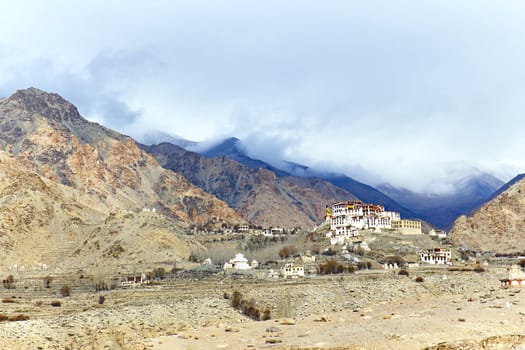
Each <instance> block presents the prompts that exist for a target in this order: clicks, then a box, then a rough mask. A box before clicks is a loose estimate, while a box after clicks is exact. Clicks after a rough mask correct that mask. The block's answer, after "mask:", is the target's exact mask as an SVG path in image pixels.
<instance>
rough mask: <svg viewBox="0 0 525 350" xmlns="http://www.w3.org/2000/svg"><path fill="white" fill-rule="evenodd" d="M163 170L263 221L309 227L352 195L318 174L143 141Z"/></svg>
mask: <svg viewBox="0 0 525 350" xmlns="http://www.w3.org/2000/svg"><path fill="white" fill-rule="evenodd" d="M143 148H144V149H146V150H147V151H148V152H150V153H151V154H152V155H153V156H155V158H156V159H157V161H158V162H159V163H160V164H161V165H162V166H164V167H165V168H167V169H172V170H174V171H176V172H179V173H181V174H183V175H184V176H185V177H186V178H187V179H188V180H190V181H191V182H192V183H193V184H194V185H196V186H199V187H201V188H202V189H204V190H205V191H207V192H209V193H213V194H214V195H216V196H217V197H219V198H220V199H222V200H224V201H225V202H227V203H228V204H229V205H230V206H231V207H233V208H235V209H236V210H237V211H238V212H239V213H241V214H242V215H243V217H244V218H245V219H247V220H249V221H251V222H253V223H255V224H259V225H263V226H271V225H280V226H283V227H287V228H291V227H297V226H299V227H303V228H309V227H311V226H312V225H315V224H317V223H319V222H320V221H321V220H322V219H323V215H324V208H325V206H326V205H327V204H330V203H332V202H335V201H338V200H349V199H354V198H355V197H354V196H353V195H351V194H350V193H348V192H346V191H344V190H342V189H340V188H338V187H336V186H334V185H332V184H330V183H328V182H326V181H324V180H321V179H318V178H309V179H303V178H299V177H294V176H288V177H278V176H276V174H275V173H274V172H272V171H270V170H267V169H257V170H253V169H251V168H249V167H247V166H245V165H243V164H241V163H239V162H237V161H234V160H231V159H229V158H227V157H214V158H207V157H203V156H201V155H199V154H197V153H194V152H189V151H186V150H184V149H182V148H181V147H179V146H176V145H172V144H170V143H161V144H159V145H156V146H143Z"/></svg>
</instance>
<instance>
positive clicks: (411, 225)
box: [392, 219, 422, 235]
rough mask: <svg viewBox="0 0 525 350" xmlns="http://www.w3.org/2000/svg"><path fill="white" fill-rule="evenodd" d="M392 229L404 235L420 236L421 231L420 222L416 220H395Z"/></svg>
mask: <svg viewBox="0 0 525 350" xmlns="http://www.w3.org/2000/svg"><path fill="white" fill-rule="evenodd" d="M392 228H393V229H395V230H397V231H399V232H400V233H402V234H404V235H420V234H422V231H421V221H417V220H407V219H403V220H395V221H392Z"/></svg>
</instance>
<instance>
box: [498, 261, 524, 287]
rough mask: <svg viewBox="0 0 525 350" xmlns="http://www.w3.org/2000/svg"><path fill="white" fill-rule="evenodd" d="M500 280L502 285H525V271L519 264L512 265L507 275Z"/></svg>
mask: <svg viewBox="0 0 525 350" xmlns="http://www.w3.org/2000/svg"><path fill="white" fill-rule="evenodd" d="M500 282H501V286H502V287H510V286H525V273H524V272H523V270H522V269H521V268H520V267H519V266H518V265H512V266H511V267H509V268H508V270H507V277H506V278H504V279H501V280H500Z"/></svg>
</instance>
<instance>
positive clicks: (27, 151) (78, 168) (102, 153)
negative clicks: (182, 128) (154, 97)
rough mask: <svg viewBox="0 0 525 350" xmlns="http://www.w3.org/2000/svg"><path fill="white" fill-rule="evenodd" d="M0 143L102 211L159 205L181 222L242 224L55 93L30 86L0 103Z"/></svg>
mask: <svg viewBox="0 0 525 350" xmlns="http://www.w3.org/2000/svg"><path fill="white" fill-rule="evenodd" d="M0 144H1V146H2V148H3V149H4V150H6V151H7V152H9V153H11V154H12V155H13V156H16V157H17V159H19V161H20V162H21V163H22V164H23V165H24V166H25V167H26V168H27V169H32V170H33V171H35V172H37V173H38V174H40V175H42V176H44V177H46V178H48V179H50V180H53V181H56V182H58V183H61V184H63V185H67V186H71V187H73V188H75V189H77V190H79V191H80V192H83V193H86V194H88V195H89V197H90V200H91V201H92V202H93V203H97V205H100V206H101V207H103V208H104V209H129V210H137V209H141V208H143V207H156V208H157V209H158V210H160V211H161V212H162V213H164V214H165V215H168V216H170V217H173V218H175V219H176V220H178V221H181V222H183V223H185V224H198V225H207V224H212V223H214V222H216V221H221V220H222V221H225V222H227V223H237V222H240V221H242V218H241V217H240V216H239V215H238V214H237V213H236V212H235V211H234V210H232V209H231V208H229V207H228V206H227V205H226V204H225V203H224V202H222V201H219V200H217V198H215V197H214V196H211V195H209V194H207V193H206V192H204V191H202V190H201V189H199V188H197V187H195V186H193V185H191V184H190V183H189V182H188V181H187V180H186V179H185V178H184V177H182V176H181V175H179V174H176V173H174V172H172V171H168V170H165V169H163V168H162V167H161V166H159V164H158V163H157V162H156V161H155V159H154V158H153V157H151V156H150V155H149V154H147V153H146V152H143V151H142V150H140V148H139V147H138V146H137V144H136V143H135V141H134V140H133V139H131V138H130V137H127V136H124V135H121V134H119V133H117V132H115V131H112V130H109V129H107V128H104V127H103V126H101V125H99V124H96V123H91V122H89V121H87V120H85V119H84V118H82V116H80V114H79V113H78V111H77V109H76V107H75V106H73V105H72V104H71V103H69V102H67V101H65V100H64V99H63V98H62V97H60V96H59V95H56V94H50V93H46V92H43V91H40V90H38V89H34V88H29V89H26V90H19V91H17V92H16V93H15V94H13V95H12V96H11V97H9V98H7V99H1V100H0Z"/></svg>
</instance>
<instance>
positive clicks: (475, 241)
mask: <svg viewBox="0 0 525 350" xmlns="http://www.w3.org/2000/svg"><path fill="white" fill-rule="evenodd" d="M524 216H525V180H523V179H522V178H521V179H518V180H517V181H513V183H512V185H510V186H509V187H508V188H506V190H504V191H503V192H501V193H500V194H498V195H497V196H496V197H495V198H494V199H492V200H491V201H489V202H488V203H485V204H484V205H482V206H481V207H480V208H479V209H478V210H476V211H475V212H474V213H473V214H472V216H468V217H467V216H461V217H459V218H458V219H457V220H456V222H455V224H454V227H453V229H452V231H451V232H450V237H451V239H452V240H453V242H454V243H455V244H456V245H459V246H465V247H468V248H469V249H472V250H475V249H480V250H484V251H491V252H495V253H517V252H524V251H525V240H524V238H525V221H524V220H523V218H524Z"/></svg>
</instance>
